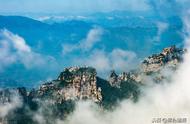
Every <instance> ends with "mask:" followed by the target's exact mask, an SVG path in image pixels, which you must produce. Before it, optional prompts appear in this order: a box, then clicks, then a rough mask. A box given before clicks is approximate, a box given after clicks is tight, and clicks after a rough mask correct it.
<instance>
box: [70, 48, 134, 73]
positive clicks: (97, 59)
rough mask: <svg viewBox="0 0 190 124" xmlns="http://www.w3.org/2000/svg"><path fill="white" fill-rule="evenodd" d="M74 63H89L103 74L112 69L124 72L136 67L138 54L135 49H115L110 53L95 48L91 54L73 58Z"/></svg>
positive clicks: (88, 64)
mask: <svg viewBox="0 0 190 124" xmlns="http://www.w3.org/2000/svg"><path fill="white" fill-rule="evenodd" d="M73 64H74V65H87V66H92V67H94V68H96V70H97V72H98V74H99V75H101V76H105V75H106V74H107V73H109V72H110V71H111V70H112V69H114V70H116V71H118V72H122V71H129V70H131V69H134V67H135V66H136V65H137V56H136V53H134V52H133V51H128V50H122V49H119V48H116V49H113V50H112V52H110V53H108V52H105V51H104V50H99V49H96V50H93V51H92V52H91V54H90V55H89V56H84V57H82V56H79V57H76V58H74V59H73Z"/></svg>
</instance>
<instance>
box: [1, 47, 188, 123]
mask: <svg viewBox="0 0 190 124" xmlns="http://www.w3.org/2000/svg"><path fill="white" fill-rule="evenodd" d="M185 52H186V50H185V49H180V48H176V47H175V46H171V47H168V48H165V49H163V51H162V52H161V53H159V54H153V55H152V56H149V57H148V58H146V59H145V60H144V61H143V62H142V66H140V69H137V70H136V71H130V72H123V73H121V74H119V75H117V73H116V72H115V71H114V70H113V71H111V74H110V76H109V79H108V80H105V79H102V78H101V77H99V76H97V72H96V70H95V68H92V67H88V66H86V67H77V66H76V67H68V68H65V69H64V70H63V71H62V72H61V73H60V75H59V76H58V78H57V79H55V80H52V81H50V82H46V83H44V84H42V85H40V87H39V88H38V89H33V90H31V91H27V89H26V88H24V87H20V88H16V89H12V90H11V89H4V90H0V105H6V104H8V103H11V102H12V99H11V96H12V92H14V93H13V94H18V95H19V96H20V98H21V99H22V101H23V104H22V105H21V107H19V108H17V109H16V111H13V112H10V113H8V115H7V116H5V117H3V118H0V121H1V120H5V121H6V120H7V121H6V122H7V123H10V124H11V122H10V121H9V120H11V119H16V122H18V123H19V124H22V123H24V122H23V119H26V120H27V119H31V117H32V116H33V115H28V114H26V113H27V111H28V109H29V110H30V111H33V112H35V111H38V109H39V108H41V107H42V106H43V107H42V108H41V109H42V110H44V112H45V113H43V114H47V112H46V109H47V108H51V109H50V110H49V109H48V111H52V112H53V115H51V114H50V113H51V112H50V113H48V114H50V115H47V119H49V118H51V119H53V118H57V117H59V118H62V119H65V118H66V117H67V115H68V114H69V113H71V112H72V111H73V110H74V109H75V103H76V102H77V101H80V100H91V101H93V102H94V103H96V104H98V105H100V107H102V108H103V109H108V110H110V109H114V106H115V105H117V104H118V102H119V101H121V100H123V99H130V100H132V101H133V102H136V101H138V97H139V95H140V94H141V87H142V86H146V85H147V84H146V77H147V76H149V77H151V78H152V79H153V80H154V82H155V83H156V84H159V83H161V82H162V81H163V80H168V79H170V77H169V76H167V75H164V74H162V73H161V71H162V70H163V69H172V70H173V71H174V72H175V70H176V69H177V67H178V65H179V64H180V63H181V62H182V61H183V55H184V54H185ZM13 113H14V114H13ZM12 114H13V115H14V116H12ZM51 119H50V120H51ZM31 120H32V119H31ZM27 123H29V121H27ZM32 123H37V122H33V121H32V122H31V124H32ZM47 123H53V120H52V122H47Z"/></svg>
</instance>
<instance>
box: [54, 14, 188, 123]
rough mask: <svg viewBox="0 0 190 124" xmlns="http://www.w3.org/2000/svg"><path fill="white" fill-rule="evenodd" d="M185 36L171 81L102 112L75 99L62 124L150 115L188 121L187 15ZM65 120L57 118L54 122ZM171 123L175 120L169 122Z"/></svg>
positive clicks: (130, 120) (144, 120)
mask: <svg viewBox="0 0 190 124" xmlns="http://www.w3.org/2000/svg"><path fill="white" fill-rule="evenodd" d="M185 22H186V31H187V36H188V37H186V39H185V44H186V48H187V49H188V52H187V53H186V54H185V56H184V62H183V63H182V64H181V65H180V67H179V69H178V70H177V71H176V72H175V73H174V74H173V76H172V80H171V82H167V81H165V82H163V83H161V84H162V85H161V84H160V85H154V87H148V88H146V89H145V90H143V91H144V92H143V94H141V97H140V99H139V101H138V102H137V103H133V102H131V101H130V100H124V101H122V102H121V104H120V106H118V107H117V109H116V110H114V111H108V112H105V111H104V112H103V111H101V110H100V109H98V108H97V107H94V106H96V105H94V104H93V103H88V102H79V103H78V105H77V107H76V110H75V111H74V113H72V114H71V115H70V116H69V117H68V119H67V121H66V123H68V124H75V123H77V124H89V123H90V124H152V123H153V122H152V121H153V119H154V118H161V123H169V122H166V121H167V120H166V119H168V118H172V119H176V120H177V119H179V118H181V119H183V118H184V119H186V122H184V123H183V124H189V123H190V121H189V119H190V95H189V94H190V90H189V88H190V82H189V81H190V76H189V74H190V52H189V51H190V18H189V17H188V16H187V17H186V18H185ZM62 123H65V121H64V122H62V121H58V124H62ZM173 123H175V122H173Z"/></svg>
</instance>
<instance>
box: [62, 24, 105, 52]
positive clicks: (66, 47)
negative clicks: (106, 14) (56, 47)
mask: <svg viewBox="0 0 190 124" xmlns="http://www.w3.org/2000/svg"><path fill="white" fill-rule="evenodd" d="M102 35H103V29H102V28H100V27H94V28H92V29H91V30H90V31H89V32H88V34H87V36H86V38H85V39H83V40H81V41H80V42H79V43H78V44H63V50H62V53H63V54H67V53H69V52H72V51H75V50H81V51H89V50H91V49H92V48H93V47H94V45H95V44H96V43H98V42H100V41H101V36H102Z"/></svg>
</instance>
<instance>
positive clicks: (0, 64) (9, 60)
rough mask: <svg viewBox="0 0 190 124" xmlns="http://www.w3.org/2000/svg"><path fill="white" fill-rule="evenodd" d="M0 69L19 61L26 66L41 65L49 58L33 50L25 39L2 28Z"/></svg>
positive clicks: (0, 34)
mask: <svg viewBox="0 0 190 124" xmlns="http://www.w3.org/2000/svg"><path fill="white" fill-rule="evenodd" d="M0 51H1V52H0V70H1V71H3V70H4V69H5V68H6V67H8V66H10V65H12V64H15V63H21V64H23V65H24V66H25V67H26V68H28V69H30V68H33V67H41V66H43V65H45V64H46V62H48V61H47V60H49V59H51V58H49V57H47V56H42V55H40V54H38V53H36V52H33V51H32V49H31V47H30V46H29V45H28V44H27V43H26V41H25V40H24V39H23V38H22V37H20V36H18V35H17V34H13V33H12V32H10V31H8V30H6V29H4V30H1V31H0Z"/></svg>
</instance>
